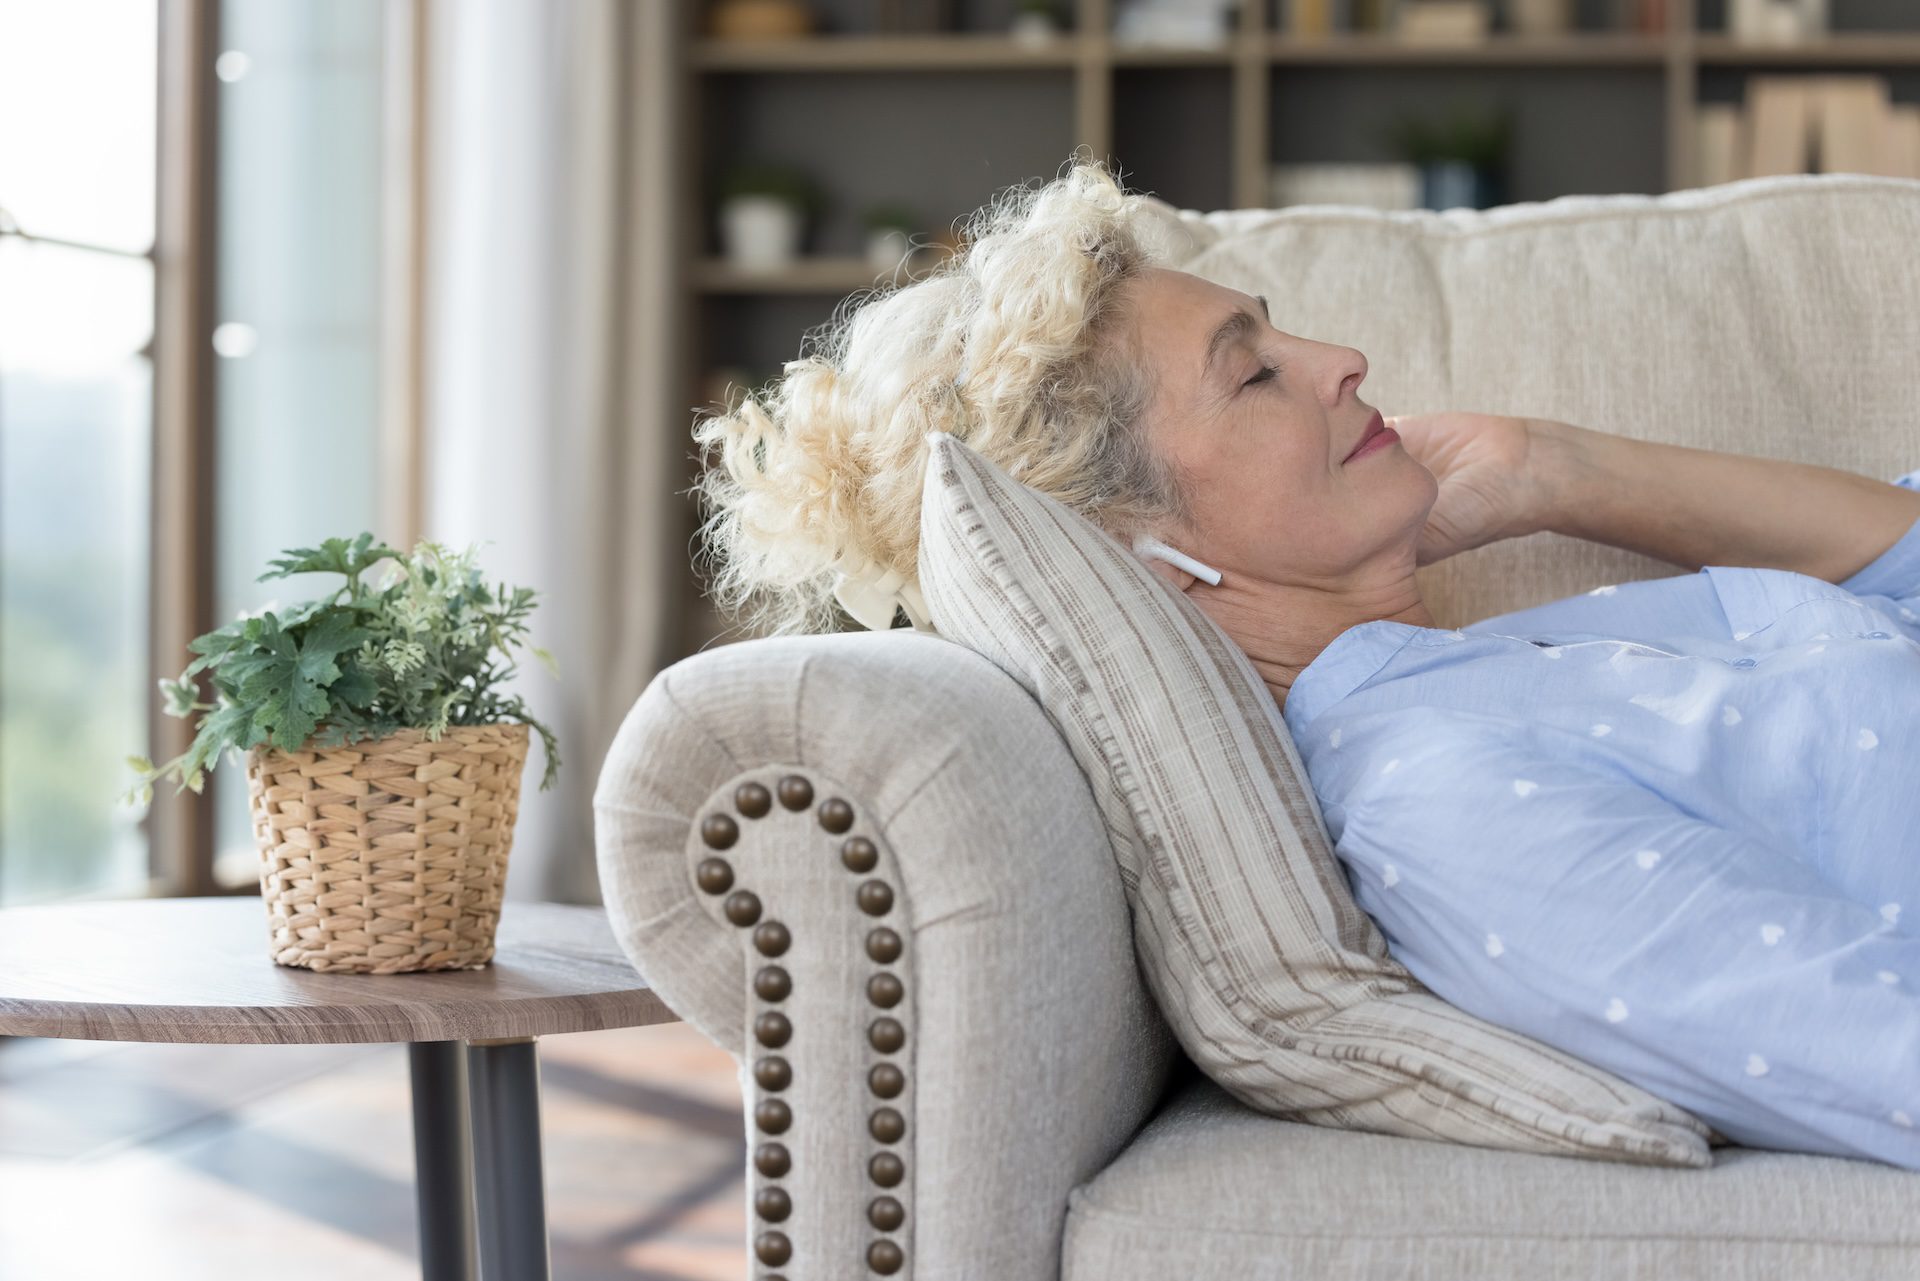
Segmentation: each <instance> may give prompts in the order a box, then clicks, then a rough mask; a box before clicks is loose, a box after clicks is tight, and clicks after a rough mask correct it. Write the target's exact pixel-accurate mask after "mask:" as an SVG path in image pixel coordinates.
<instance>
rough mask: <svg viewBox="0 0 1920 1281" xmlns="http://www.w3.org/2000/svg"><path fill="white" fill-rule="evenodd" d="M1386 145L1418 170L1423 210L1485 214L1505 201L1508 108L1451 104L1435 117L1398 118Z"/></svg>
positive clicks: (1509, 129) (1509, 140)
mask: <svg viewBox="0 0 1920 1281" xmlns="http://www.w3.org/2000/svg"><path fill="white" fill-rule="evenodd" d="M1387 143H1388V145H1389V146H1390V147H1392V148H1393V149H1394V151H1396V152H1397V153H1398V154H1399V155H1400V157H1401V158H1402V159H1404V160H1406V161H1408V162H1410V163H1412V164H1414V165H1416V166H1418V167H1419V169H1420V192H1421V201H1420V203H1421V204H1422V205H1423V206H1425V207H1426V208H1428V209H1450V208H1454V207H1456V206H1460V205H1465V206H1468V207H1470V208H1475V209H1485V208H1487V207H1488V206H1490V205H1497V204H1500V203H1501V202H1502V201H1504V200H1505V198H1506V190H1505V189H1506V169H1507V154H1508V152H1509V150H1510V148H1511V147H1512V143H1513V113H1512V111H1511V110H1510V109H1507V108H1501V107H1495V108H1486V109H1481V108H1475V107H1472V106H1470V105H1467V104H1464V103H1455V104H1454V105H1453V106H1452V107H1451V108H1449V109H1447V110H1445V111H1442V112H1440V113H1437V114H1434V113H1422V114H1420V115H1403V116H1401V117H1400V118H1399V119H1398V120H1396V121H1395V122H1394V124H1393V125H1392V127H1391V128H1390V129H1389V130H1388V133H1387Z"/></svg>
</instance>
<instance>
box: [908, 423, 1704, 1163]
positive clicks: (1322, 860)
mask: <svg viewBox="0 0 1920 1281" xmlns="http://www.w3.org/2000/svg"><path fill="white" fill-rule="evenodd" d="M927 440H928V443H929V444H930V446H931V453H930V457H929V459H928V463H927V477H926V487H925V490H924V492H923V495H922V506H921V518H920V519H921V531H920V552H919V582H920V590H921V592H922V595H923V596H924V597H925V600H926V602H927V607H928V609H929V611H930V613H931V618H932V623H933V626H934V628H935V629H936V630H937V631H938V632H939V633H940V634H941V635H942V636H944V637H946V638H948V639H950V640H953V641H956V642H958V643H959V644H962V645H965V646H967V647H968V648H970V649H972V650H975V651H976V652H978V653H980V654H982V655H984V656H985V657H986V658H988V659H989V660H991V661H992V662H994V663H995V664H996V665H998V666H999V667H1000V668H1001V669H1002V670H1004V671H1006V672H1007V673H1008V674H1009V675H1010V676H1012V677H1013V678H1014V679H1015V680H1017V681H1019V682H1020V684H1021V685H1022V686H1024V687H1025V688H1026V689H1027V690H1028V691H1029V692H1030V693H1031V694H1032V695H1033V696H1034V697H1035V698H1036V699H1037V700H1038V701H1039V703H1040V704H1041V706H1042V707H1043V708H1044V709H1045V710H1046V712H1047V714H1048V716H1049V717H1050V718H1051V719H1052V720H1053V721H1054V723H1055V724H1056V725H1057V726H1058V727H1059V729H1060V732H1061V735H1062V737H1063V739H1064V740H1065V741H1066V743H1067V746H1068V747H1069V748H1070V749H1071V751H1072V752H1073V755H1074V757H1075V759H1076V761H1077V762H1078V763H1079V765H1080V767H1081V769H1082V770H1083V771H1084V772H1085V773H1086V775H1087V778H1088V780H1089V782H1090V783H1091V784H1092V787H1093V791H1094V795H1095V798H1096V800H1097V802H1098V805H1099V808H1100V812H1101V814H1102V816H1103V818H1104V820H1105V822H1106V826H1107V833H1108V836H1109V838H1110V839H1111V841H1112V844H1113V850H1114V854H1115V857H1116V858H1117V859H1118V861H1119V870H1120V877H1121V881H1122V883H1123V885H1124V887H1125V890H1126V893H1127V896H1128V902H1129V904H1130V906H1131V908H1132V914H1133V923H1134V941H1135V946H1136V949H1137V951H1138V954H1139V956H1140V960H1141V962H1142V968H1143V970H1144V972H1145V975H1146V979H1147V982H1148V986H1149V988H1150V990H1151V991H1152V992H1153V993H1154V996H1155V999H1156V1000H1157V1001H1158V1003H1159V1006H1160V1009H1161V1011H1162V1013H1163V1014H1164V1015H1165V1017H1166V1018H1167V1020H1168V1023H1169V1024H1170V1025H1171V1027H1172V1028H1173V1030H1174V1033H1175V1035H1176V1036H1177V1037H1178V1038H1179V1040H1180V1043H1181V1045H1182V1046H1183V1047H1184V1048H1185V1050H1186V1052H1187V1054H1188V1055H1189V1056H1190V1057H1191V1058H1192V1059H1193V1060H1194V1062H1195V1063H1196V1064H1198V1065H1199V1067H1200V1068H1201V1070H1203V1071H1204V1072H1206V1073H1207V1075H1209V1076H1210V1077H1212V1078H1213V1079H1214V1080H1216V1081H1218V1082H1219V1083H1220V1084H1221V1085H1222V1086H1223V1087H1225V1088H1226V1089H1227V1090H1228V1091H1229V1092H1231V1093H1232V1094H1233V1095H1234V1096H1235V1097H1236V1098H1238V1099H1240V1100H1241V1101H1242V1102H1243V1103H1246V1104H1247V1105H1248V1106H1250V1107H1253V1108H1256V1109H1258V1110H1260V1111H1262V1112H1266V1113H1270V1114H1272V1115H1275V1116H1281V1117H1285V1118H1287V1119H1290V1120H1298V1121H1306V1122H1311V1123H1315V1124H1320V1125H1328V1126H1336V1127H1344V1128H1348V1129H1357V1130H1370V1131H1375V1132H1378V1133H1383V1134H1397V1135H1405V1136H1410V1137H1416V1138H1424V1139H1430V1140H1440V1141H1450V1142H1457V1143H1465V1144H1470V1145H1473V1146H1477V1147H1489V1148H1506V1149H1512V1150H1516V1151H1526V1152H1539V1153H1552V1154H1559V1155H1565V1156H1577V1157H1592V1158H1600V1159H1605V1160H1617V1161H1627V1162H1636V1163H1641V1164H1648V1165H1669V1166H1693V1167H1704V1166H1709V1165H1711V1164H1712V1158H1711V1157H1710V1155H1709V1153H1708V1139H1709V1138H1710V1137H1718V1136H1715V1135H1713V1132H1712V1131H1711V1130H1710V1129H1709V1127H1707V1126H1706V1125H1705V1124H1704V1123H1703V1122H1701V1121H1700V1120H1699V1119H1698V1118H1696V1117H1694V1116H1692V1115H1691V1114H1690V1113H1688V1112H1686V1111H1684V1110H1682V1109H1680V1108H1678V1107H1675V1106H1674V1105H1672V1104H1670V1103H1668V1102H1666V1101H1664V1100H1662V1099H1660V1098H1657V1097H1655V1096H1654V1095H1652V1094H1649V1093H1648V1092H1646V1091H1645V1090H1642V1089H1640V1088H1639V1087H1637V1086H1634V1085H1632V1084H1629V1083H1628V1082H1626V1081H1624V1080H1621V1079H1620V1078H1618V1077H1616V1076H1614V1075H1612V1074H1611V1073H1609V1072H1606V1071H1603V1070H1601V1069H1599V1068H1597V1067H1594V1066H1592V1065H1590V1064H1587V1063H1585V1062H1582V1061H1581V1060H1579V1059H1576V1058H1574V1057H1572V1056H1570V1055H1568V1054H1565V1053H1562V1052H1561V1051H1559V1050H1556V1049H1553V1048H1551V1047H1549V1046H1546V1045H1543V1044H1541V1043H1539V1042H1537V1041H1534V1040H1531V1039H1529V1038H1527V1037H1525V1036H1522V1035H1519V1034H1517V1033H1514V1032H1510V1031H1507V1030H1505V1029H1502V1028H1499V1027H1496V1026H1494V1025H1492V1024H1490V1023H1486V1022H1483V1021H1482V1020H1480V1019H1478V1018H1475V1017H1473V1016H1472V1015H1469V1014H1467V1013H1465V1012H1464V1011H1461V1010H1459V1009H1457V1008H1455V1007H1454V1006H1452V1005H1449V1004H1448V1003H1446V1002H1445V1001H1443V1000H1441V999H1440V998H1439V997H1437V996H1435V995H1434V994H1433V993H1432V992H1431V991H1429V990H1428V989H1427V988H1425V987H1424V986H1423V985H1422V984H1421V983H1420V982H1419V981H1418V980H1417V979H1415V978H1414V977H1413V975H1412V974H1410V973H1409V972H1408V971H1407V970H1406V969H1404V968H1403V967H1402V966H1401V965H1400V964H1399V963H1398V962H1397V961H1396V960H1394V959H1393V957H1392V956H1391V955H1390V954H1389V953H1388V951H1387V946H1386V942H1385V939H1384V937H1383V936H1382V935H1381V933H1380V931H1379V930H1378V929H1377V928H1376V927H1375V925H1374V923H1373V921H1372V920H1371V919H1370V918H1369V917H1368V916H1367V915H1366V914H1365V913H1364V912H1363V911H1361V910H1360V908H1359V907H1358V906H1357V905H1356V904H1355V903H1354V900H1353V897H1352V894H1351V893H1350V891H1349V888H1348V884H1347V880H1346V875H1345V872H1344V870H1343V869H1342V868H1341V866H1340V863H1339V860H1338V859H1337V858H1336V856H1335V855H1334V853H1333V848H1332V844H1331V842H1330V841H1329V840H1328V838H1327V832H1326V827H1325V824H1324V822H1323V820H1322V818H1321V814H1320V808H1319V803H1318V801H1317V800H1316V799H1315V797H1314V795H1313V792H1312V789H1311V788H1310V786H1309V785H1308V783H1307V781H1306V771H1305V769H1304V768H1303V767H1302V764H1301V761H1300V758H1299V755H1298V753H1297V752H1296V751H1295V749H1294V746H1293V742H1292V737H1291V735H1290V734H1289V732H1288V730H1287V728H1286V722H1285V721H1284V720H1283V719H1282V718H1281V715H1280V709H1279V708H1278V706H1276V705H1275V703H1274V701H1273V697H1272V695H1271V694H1270V693H1269V692H1268V691H1267V688H1266V686H1265V685H1264V684H1263V683H1262V682H1261V680H1260V679H1259V676H1258V675H1257V674H1256V673H1255V671H1254V669H1253V666H1252V664H1251V663H1250V662H1249V661H1248V659H1247V657H1246V655H1245V654H1244V653H1242V652H1241V650H1240V649H1239V647H1238V646H1236V645H1235V644H1234V643H1233V642H1232V640H1231V639H1229V638H1228V636H1227V635H1226V633H1225V632H1223V631H1221V630H1220V628H1219V627H1218V625H1216V624H1215V623H1214V622H1213V620H1212V619H1210V618H1208V617H1207V616H1206V615H1205V614H1204V613H1203V612H1201V610H1200V608H1199V607H1198V606H1196V605H1195V604H1193V602H1191V601H1189V600H1188V599H1187V598H1186V597H1185V596H1184V595H1182V594H1180V593H1179V592H1176V591H1174V590H1173V589H1172V587H1171V586H1170V585H1168V584H1166V583H1164V582H1163V580H1161V579H1160V578H1159V577H1157V576H1156V575H1155V574H1154V573H1153V572H1152V571H1151V570H1150V569H1148V568H1147V566H1146V565H1145V564H1144V563H1143V562H1141V561H1140V560H1139V559H1138V558H1137V557H1136V556H1135V555H1134V554H1133V553H1132V552H1130V551H1129V550H1128V549H1127V548H1126V547H1124V546H1123V545H1122V544H1121V543H1120V542H1119V541H1118V540H1117V539H1115V538H1113V537H1112V536H1111V535H1109V534H1107V533H1106V532H1105V531H1103V530H1101V529H1100V528H1099V527H1098V526H1096V525H1095V524H1093V523H1092V522H1091V521H1089V520H1087V519H1086V518H1085V517H1083V516H1081V515H1079V514H1078V513H1077V512H1074V511H1072V510H1071V509H1069V508H1068V507H1066V506H1065V505H1064V504H1061V503H1059V502H1057V501H1055V500H1054V499H1051V498H1049V497H1047V496H1046V495H1044V494H1041V493H1039V492H1037V491H1035V490H1033V489H1030V488H1029V487H1027V486H1026V485H1023V484H1021V483H1020V482H1018V481H1016V480H1014V479H1013V478H1011V477H1010V476H1008V475H1007V474H1006V473H1005V472H1004V471H1002V470H1001V469H1000V468H998V467H996V466H995V465H993V464H992V463H990V462H988V461H987V460H986V459H985V458H982V457H981V456H980V455H979V454H978V453H977V452H975V451H974V450H972V449H970V448H969V447H967V446H966V445H965V444H964V443H962V442H961V441H960V440H958V439H956V438H955V437H953V436H951V435H949V434H947V433H945V432H931V433H929V434H928V437H927Z"/></svg>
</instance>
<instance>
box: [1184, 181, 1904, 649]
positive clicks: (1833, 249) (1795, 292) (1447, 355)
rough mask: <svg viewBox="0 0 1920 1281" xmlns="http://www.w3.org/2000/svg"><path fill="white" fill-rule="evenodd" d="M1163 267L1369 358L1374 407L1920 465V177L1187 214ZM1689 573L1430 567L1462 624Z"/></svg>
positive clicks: (1504, 553) (1582, 555) (1537, 549)
mask: <svg viewBox="0 0 1920 1281" xmlns="http://www.w3.org/2000/svg"><path fill="white" fill-rule="evenodd" d="M1150 207H1151V208H1152V209H1153V214H1154V218H1155V222H1156V224H1157V226H1158V227H1159V228H1160V229H1161V230H1162V231H1163V232H1164V234H1165V245H1166V248H1165V252H1166V253H1167V254H1168V260H1169V265H1171V266H1174V267H1177V268H1179V269H1180V270H1183V271H1189V272H1192V273H1194V274H1195V275H1199V276H1204V277H1206V278H1207V279H1209V280H1214V281H1217V282H1219V283H1221V284H1225V285H1229V286H1231V287H1233V288H1236V289H1243V290H1246V291H1247V292H1249V293H1258V294H1265V295H1266V296H1267V299H1268V302H1269V304H1270V305H1271V307H1272V312H1273V323H1274V324H1275V326H1277V327H1278V328H1280V329H1282V330H1284V331H1286V332H1288V333H1294V334H1300V335H1303V336H1306V337H1310V338H1315V339H1319V340H1321V341H1325V342H1337V343H1344V344H1348V345H1350V346H1353V347H1356V348H1358V349H1359V350H1360V351H1362V352H1364V353H1365V355H1366V357H1367V363H1368V369H1369V372H1368V376H1367V378H1366V381H1365V383H1364V384H1363V385H1362V387H1361V389H1360V397H1361V399H1362V400H1365V401H1367V402H1368V403H1370V404H1372V405H1374V406H1375V407H1376V408H1378V409H1379V410H1380V411H1381V412H1382V413H1383V414H1387V415H1393V414H1412V413H1426V412H1431V411H1438V410H1448V409H1453V410H1471V411H1477V412H1482V413H1494V414H1515V415H1521V416H1526V417H1536V418H1554V419H1559V420H1562V421H1565V422H1570V423H1575V424H1577V425H1579V426H1582V427H1591V428H1596V429H1599V430H1602V431H1606V432H1610V433H1613V434H1616V435H1621V436H1629V437H1633V438H1635V439H1641V440H1658V441H1664V442H1667V443H1672V444H1680V445H1688V446H1692V447H1695V448H1701V449H1712V450H1717V451H1722V452H1728V453H1738V454H1747V455H1754V456H1760V457H1770V458H1784V459H1791V460H1794V461H1797V462H1810V463H1818V464H1821V465H1824V466H1829V467H1838V468H1841V469H1844V470H1847V471H1852V472H1857V473H1860V474H1862V475H1866V476H1873V477H1876V478H1879V479H1883V480H1891V479H1892V478H1893V477H1894V476H1896V475H1899V474H1901V473H1903V472H1906V471H1910V470H1912V469H1913V468H1914V467H1916V466H1920V181H1916V180H1913V179H1904V178H1879V177H1868V176H1860V175H1852V174H1820V175H1806V174H1799V175H1790V176H1785V177H1772V178H1753V179H1746V180H1743V181H1739V182H1732V183H1726V184H1723V185H1721V186H1717V187H1707V188H1700V189H1694V190H1687V191H1680V192H1674V193H1670V194H1667V195H1662V196H1643V195H1613V196H1564V197H1561V198H1559V199H1556V200H1551V201H1546V202H1541V203H1529V204H1519V205H1508V206H1505V207H1502V208H1498V209H1491V210H1469V209H1456V210H1448V211H1445V212H1433V211H1428V210H1414V211H1395V212H1377V211H1372V210H1365V209H1357V208H1336V207H1332V206H1317V207H1306V206H1302V207H1295V208H1289V209H1283V210H1230V211H1219V212H1212V213H1201V212H1196V211H1193V210H1180V209H1176V208H1175V207H1174V206H1172V205H1169V204H1167V203H1165V202H1164V201H1160V200H1158V199H1157V198H1155V199H1153V200H1152V201H1151V202H1150ZM1681 572H1684V570H1682V569H1680V568H1678V567H1676V566H1673V565H1671V564H1668V563H1666V562H1664V561H1660V560H1656V559H1653V558H1651V557H1647V556H1642V555H1639V554H1638V553H1634V552H1628V551H1623V550H1620V549H1617V548H1612V547H1605V546H1601V545H1599V544H1596V543H1590V542H1586V541H1584V540H1581V539H1576V538H1567V537H1563V536H1561V535H1558V534H1553V533H1542V534H1538V535H1535V536H1533V537H1530V538H1524V539H1512V540H1508V541H1506V542H1501V543H1494V544H1491V545H1489V546H1486V547H1482V548H1478V549H1475V550H1474V551H1471V552H1466V553H1463V554H1461V555H1459V556H1455V557H1452V558H1450V559H1448V560H1445V561H1441V562H1439V563H1438V564H1434V565H1429V566H1427V567H1425V568H1424V569H1422V570H1420V571H1419V582H1420V586H1421V589H1422V592H1423V594H1424V595H1425V597H1426V600H1427V604H1428V607H1429V608H1430V609H1431V611H1432V613H1433V615H1434V619H1435V621H1436V623H1437V625H1439V626H1441V627H1457V626H1460V625H1462V624H1464V623H1468V622H1473V621H1476V620H1479V619H1482V618H1487V617H1491V616H1493V615H1495V614H1502V613H1507V612H1509V611H1512V610H1517V609H1523V608H1527V607H1530V606H1533V605H1538V604H1541V603H1544V602H1546V601H1549V600H1556V599H1559V598H1560V597H1563V596H1570V595H1573V594H1574V593H1576V592H1580V591H1584V590H1587V589H1590V588H1592V587H1595V586H1599V585H1601V584H1605V583H1615V582H1625V581H1628V580H1632V579H1641V578H1658V577H1665V576H1668V575H1672V574H1675V573H1681Z"/></svg>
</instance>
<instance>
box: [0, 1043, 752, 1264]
mask: <svg viewBox="0 0 1920 1281" xmlns="http://www.w3.org/2000/svg"><path fill="white" fill-rule="evenodd" d="M539 1053H540V1089H541V1124H542V1148H543V1160H544V1165H545V1178H546V1188H547V1218H548V1228H549V1231H550V1234H551V1237H552V1242H553V1274H554V1277H555V1278H556V1281H614V1279H615V1278H619V1279H620V1281H708V1279H710V1278H725V1279H726V1281H735V1279H736V1278H739V1277H742V1276H745V1275H746V1274H747V1258H746V1249H745V1245H744V1241H745V1205H744V1197H745V1192H744V1189H743V1186H742V1178H741V1168H742V1164H743V1161H744V1153H745V1141H744V1137H743V1130H742V1125H741V1115H740V1089H739V1085H738V1083H737V1081H736V1078H735V1076H734V1066H733V1061H732V1060H731V1059H730V1058H728V1057H727V1056H726V1054H725V1053H723V1052H722V1051H720V1050H718V1049H716V1048H715V1047H713V1046H712V1045H710V1044H709V1043H708V1042H707V1041H706V1040H705V1039H704V1038H702V1037H701V1036H700V1035H699V1034H698V1033H696V1032H694V1031H692V1030H691V1029H689V1028H688V1027H686V1026H685V1025H684V1024H668V1025H663V1026H660V1027H650V1028H630V1029H622V1030H617V1031H605V1032H580V1033H573V1034H570V1035H565V1036H547V1037H542V1038H540V1041H539ZM407 1079H408V1078H407V1058H406V1051H405V1049H404V1047H401V1046H396V1045H366V1046H287V1045H260V1046H196V1045H139V1044H125V1043H120V1042H113V1041H54V1040H37V1039H30V1038H22V1039H7V1038H0V1277H6V1278H23V1279H24V1278H31V1279H32V1281H69V1279H71V1281H99V1278H104V1277H114V1276H125V1277H136V1276H137V1277H139V1278H141V1281H176V1279H178V1281H208V1279H209V1278H226V1277H249V1276H271V1277H273V1278H274V1281H337V1279H338V1278H340V1277H343V1276H351V1277H353V1278H354V1281H402V1279H403V1278H405V1279H407V1281H417V1279H418V1277H419V1275H420V1272H419V1264H418V1262H417V1259H418V1255H417V1253H416V1246H417V1233H416V1225H415V1222H414V1206H413V1139H412V1130H411V1114H410V1111H409V1099H408V1085H407Z"/></svg>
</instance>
